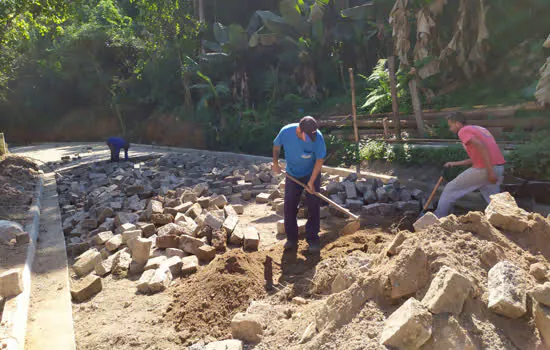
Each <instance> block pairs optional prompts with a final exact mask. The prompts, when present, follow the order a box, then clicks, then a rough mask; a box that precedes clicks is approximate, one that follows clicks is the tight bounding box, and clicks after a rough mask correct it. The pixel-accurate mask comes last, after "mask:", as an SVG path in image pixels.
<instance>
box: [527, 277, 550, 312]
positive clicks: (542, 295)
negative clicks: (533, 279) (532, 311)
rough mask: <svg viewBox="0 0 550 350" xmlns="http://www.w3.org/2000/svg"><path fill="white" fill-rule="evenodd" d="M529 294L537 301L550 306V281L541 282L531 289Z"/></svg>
mask: <svg viewBox="0 0 550 350" xmlns="http://www.w3.org/2000/svg"><path fill="white" fill-rule="evenodd" d="M529 294H530V295H531V296H532V297H533V299H535V300H536V301H537V302H539V303H541V304H543V305H545V306H549V307H550V282H546V283H545V284H539V285H538V286H536V287H534V288H533V289H531V290H530V291H529Z"/></svg>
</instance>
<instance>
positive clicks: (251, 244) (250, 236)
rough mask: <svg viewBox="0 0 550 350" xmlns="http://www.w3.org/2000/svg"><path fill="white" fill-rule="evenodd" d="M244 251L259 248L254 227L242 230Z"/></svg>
mask: <svg viewBox="0 0 550 350" xmlns="http://www.w3.org/2000/svg"><path fill="white" fill-rule="evenodd" d="M243 235H244V242H243V248H244V249H245V250H258V248H259V247H260V235H259V233H258V230H256V228H255V227H247V228H245V229H244V230H243Z"/></svg>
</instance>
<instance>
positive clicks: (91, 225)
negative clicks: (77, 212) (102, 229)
mask: <svg viewBox="0 0 550 350" xmlns="http://www.w3.org/2000/svg"><path fill="white" fill-rule="evenodd" d="M80 225H81V226H82V228H85V229H87V230H94V229H96V228H97V226H98V225H99V224H98V222H97V219H94V218H88V219H84V220H83V221H82V223H81V224H80Z"/></svg>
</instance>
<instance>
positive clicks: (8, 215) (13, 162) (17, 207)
mask: <svg viewBox="0 0 550 350" xmlns="http://www.w3.org/2000/svg"><path fill="white" fill-rule="evenodd" d="M36 170H37V167H36V165H35V164H34V163H32V162H29V161H27V160H25V159H22V158H19V157H7V158H5V159H2V160H0V220H9V221H15V222H17V223H19V224H21V225H22V226H23V227H25V225H26V224H27V220H28V217H27V214H28V211H29V208H30V205H31V204H32V198H33V195H34V190H35V186H36V175H37V172H36ZM26 251H27V246H26V245H16V244H7V245H4V244H2V243H0V273H1V272H3V271H5V270H9V269H11V268H15V267H18V266H21V265H22V264H24V263H25V259H26Z"/></svg>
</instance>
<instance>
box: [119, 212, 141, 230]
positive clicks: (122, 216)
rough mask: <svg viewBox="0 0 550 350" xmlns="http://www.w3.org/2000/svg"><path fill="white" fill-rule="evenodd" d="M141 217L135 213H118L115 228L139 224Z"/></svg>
mask: <svg viewBox="0 0 550 350" xmlns="http://www.w3.org/2000/svg"><path fill="white" fill-rule="evenodd" d="M138 219H139V215H138V214H135V213H118V214H117V215H116V217H115V226H116V227H119V226H122V224H127V223H130V224H135V223H136V222H138Z"/></svg>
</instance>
